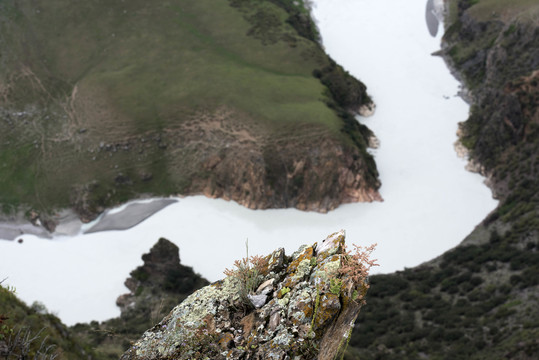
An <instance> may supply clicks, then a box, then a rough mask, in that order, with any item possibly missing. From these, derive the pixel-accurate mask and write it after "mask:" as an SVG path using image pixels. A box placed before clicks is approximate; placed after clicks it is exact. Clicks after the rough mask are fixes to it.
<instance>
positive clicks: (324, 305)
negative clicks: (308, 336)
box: [313, 293, 341, 329]
mask: <svg viewBox="0 0 539 360" xmlns="http://www.w3.org/2000/svg"><path fill="white" fill-rule="evenodd" d="M340 309H341V302H340V301H339V297H338V296H337V295H335V294H331V293H330V294H324V295H322V296H321V297H320V304H319V305H318V309H317V311H316V314H315V315H314V316H315V318H314V322H313V327H314V328H315V329H321V328H323V327H324V326H325V325H326V324H327V323H328V321H330V320H331V319H333V318H334V317H335V316H336V315H337V314H338V313H339V310H340Z"/></svg>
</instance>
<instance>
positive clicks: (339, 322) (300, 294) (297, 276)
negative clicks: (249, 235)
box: [122, 231, 373, 360]
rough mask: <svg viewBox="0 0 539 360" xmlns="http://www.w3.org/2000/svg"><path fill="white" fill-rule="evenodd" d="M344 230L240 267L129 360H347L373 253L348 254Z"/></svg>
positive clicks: (151, 333) (158, 329) (145, 339)
mask: <svg viewBox="0 0 539 360" xmlns="http://www.w3.org/2000/svg"><path fill="white" fill-rule="evenodd" d="M344 240H345V236H344V231H340V232H337V233H334V234H332V235H330V236H328V237H327V238H326V239H325V240H324V241H323V242H322V243H320V244H316V243H315V244H314V245H312V246H305V245H304V246H302V247H301V248H300V249H299V250H298V251H296V252H295V253H294V254H292V256H291V257H287V256H285V254H284V250H283V249H279V250H277V251H275V252H274V253H272V254H270V255H268V256H267V257H265V258H257V257H255V258H252V259H251V260H249V261H248V260H246V259H244V260H243V261H239V262H237V263H236V266H237V268H236V269H235V270H230V271H227V274H228V277H227V278H225V279H224V280H222V281H219V282H216V283H214V284H212V285H209V286H207V287H205V288H203V289H200V290H199V291H197V292H195V293H194V294H193V295H191V296H190V297H189V298H187V299H186V300H184V301H183V302H182V303H181V304H180V305H178V306H177V307H176V308H174V309H173V310H172V311H171V312H170V314H169V315H167V316H166V317H165V318H164V319H163V320H162V321H161V322H160V323H159V324H157V325H155V326H154V327H153V328H152V329H150V330H148V331H146V332H145V333H144V335H143V336H142V338H141V339H140V340H138V341H137V342H136V343H134V345H133V346H132V347H131V348H130V349H129V350H128V351H127V352H126V353H125V354H124V355H123V356H122V359H124V360H127V359H129V360H132V359H133V360H134V359H141V360H142V359H172V358H174V359H204V358H208V359H223V360H224V359H276V360H284V359H292V358H294V359H298V360H299V359H319V360H333V359H337V358H341V356H342V355H343V354H344V351H345V349H346V347H347V344H348V339H349V337H350V334H351V331H352V329H353V326H354V322H355V319H356V318H357V316H358V314H359V310H360V308H361V306H362V305H363V304H364V301H363V298H364V296H365V294H366V291H367V289H368V284H367V282H366V276H367V273H368V270H369V268H370V267H371V266H372V265H373V261H370V260H368V256H367V255H368V254H370V251H372V248H370V249H367V250H366V252H363V253H362V255H361V256H360V257H358V254H359V252H358V253H355V254H352V253H349V252H347V251H346V248H345V242H344Z"/></svg>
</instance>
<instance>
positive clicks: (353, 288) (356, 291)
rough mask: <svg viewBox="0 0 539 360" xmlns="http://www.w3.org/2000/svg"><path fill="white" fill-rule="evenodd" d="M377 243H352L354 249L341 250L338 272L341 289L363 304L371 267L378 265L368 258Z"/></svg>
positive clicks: (374, 260)
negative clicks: (365, 244) (340, 277)
mask: <svg viewBox="0 0 539 360" xmlns="http://www.w3.org/2000/svg"><path fill="white" fill-rule="evenodd" d="M376 245H377V244H373V245H371V246H368V247H363V246H358V245H355V244H353V246H354V250H347V249H346V245H345V249H344V251H343V254H344V256H343V258H342V266H341V268H340V269H339V273H340V274H341V275H342V279H343V283H342V291H343V292H344V295H345V296H347V297H349V298H351V299H352V300H355V301H357V302H360V303H362V304H365V295H366V294H367V290H368V289H369V282H368V276H369V271H370V269H371V267H373V266H378V264H377V263H376V261H377V260H376V259H372V260H371V259H370V256H371V253H372V252H373V251H374V249H375V248H376Z"/></svg>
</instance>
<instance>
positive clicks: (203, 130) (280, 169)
mask: <svg viewBox="0 0 539 360" xmlns="http://www.w3.org/2000/svg"><path fill="white" fill-rule="evenodd" d="M192 126H193V128H192V130H191V132H192V133H193V134H194V133H196V134H197V140H196V142H195V141H194V140H192V139H189V138H186V137H189V136H190V133H189V132H183V136H184V138H183V143H182V144H181V145H179V144H178V145H179V146H184V144H185V143H186V142H187V143H188V144H193V146H194V147H195V148H196V150H195V151H194V153H196V154H197V155H196V156H197V158H200V159H197V158H192V159H191V160H192V161H193V162H194V163H191V165H190V166H192V167H194V168H196V167H197V164H196V162H197V161H198V163H199V166H200V167H201V168H203V169H205V172H204V176H197V177H196V178H195V179H194V180H193V182H192V184H191V185H190V186H189V188H188V190H187V193H191V194H197V193H202V194H204V195H206V196H208V197H214V198H224V199H226V200H234V201H236V202H238V203H239V204H241V205H243V206H246V207H248V208H251V209H266V208H287V207H295V208H298V209H300V210H310V211H320V212H327V211H328V210H332V209H334V208H336V207H337V206H339V205H340V204H342V203H350V202H359V201H360V202H371V201H380V200H381V197H380V195H379V193H378V191H377V189H378V187H379V181H378V180H377V178H376V174H373V173H372V171H371V169H370V166H371V164H368V163H367V161H366V160H365V157H364V155H363V154H360V152H359V150H358V149H357V148H356V147H354V146H352V145H347V144H346V143H343V142H342V140H340V139H339V137H338V136H336V135H335V134H332V133H330V132H328V131H326V130H324V129H323V128H316V127H305V126H304V127H299V128H298V127H296V126H289V127H288V128H287V129H284V130H283V132H282V133H278V134H275V133H273V134H269V135H267V136H261V135H260V133H266V131H265V130H261V129H253V128H252V127H247V126H246V125H244V124H241V123H239V122H238V121H237V120H236V119H233V118H232V114H228V116H226V117H221V119H220V120H213V121H210V122H209V123H208V122H203V123H202V122H195V123H193V124H192ZM170 146H171V148H174V147H175V142H174V141H173V142H172V143H171V144H170ZM202 154H204V155H203V156H201V155H202ZM182 160H185V159H180V161H182ZM185 165H187V164H183V165H180V164H178V165H177V166H175V168H177V169H185Z"/></svg>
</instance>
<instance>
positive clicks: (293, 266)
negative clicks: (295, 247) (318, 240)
mask: <svg viewBox="0 0 539 360" xmlns="http://www.w3.org/2000/svg"><path fill="white" fill-rule="evenodd" d="M313 254H314V249H313V247H312V246H309V247H307V248H305V249H304V250H303V252H302V253H301V254H300V255H299V256H298V257H297V258H295V259H294V260H293V261H292V262H291V263H290V265H288V269H287V272H288V273H289V274H293V273H295V272H296V270H297V268H298V266H299V264H300V263H301V262H302V261H303V260H311V258H312V257H313Z"/></svg>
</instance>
